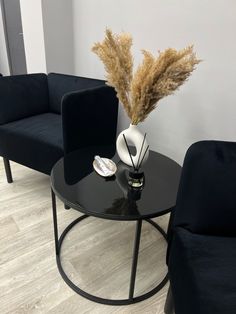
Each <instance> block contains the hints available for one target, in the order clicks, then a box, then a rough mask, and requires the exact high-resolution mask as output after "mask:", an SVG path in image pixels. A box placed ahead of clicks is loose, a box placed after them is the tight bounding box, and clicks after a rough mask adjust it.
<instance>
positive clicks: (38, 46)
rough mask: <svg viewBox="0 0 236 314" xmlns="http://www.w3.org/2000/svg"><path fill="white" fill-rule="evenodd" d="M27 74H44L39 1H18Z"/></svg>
mask: <svg viewBox="0 0 236 314" xmlns="http://www.w3.org/2000/svg"><path fill="white" fill-rule="evenodd" d="M20 5H21V19H22V27H23V34H24V45H25V56H26V65H27V72H28V73H36V72H43V73H44V72H46V71H47V65H46V55H45V42H44V30H43V17H42V3H41V0H33V1H29V0H20Z"/></svg>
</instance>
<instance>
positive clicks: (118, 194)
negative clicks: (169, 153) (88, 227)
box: [51, 146, 181, 220]
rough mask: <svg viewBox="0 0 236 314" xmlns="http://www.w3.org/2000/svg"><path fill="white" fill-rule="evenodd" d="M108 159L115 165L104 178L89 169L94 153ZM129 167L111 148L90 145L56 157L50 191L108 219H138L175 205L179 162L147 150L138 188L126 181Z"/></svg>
mask: <svg viewBox="0 0 236 314" xmlns="http://www.w3.org/2000/svg"><path fill="white" fill-rule="evenodd" d="M95 155H99V156H101V157H106V158H110V159H112V160H113V161H114V162H115V163H116V165H117V172H116V174H115V175H114V176H113V177H110V178H104V177H101V176H100V175H99V174H97V173H96V172H95V170H94V169H93V165H92V163H93V160H94V156H95ZM129 170H131V168H130V167H129V166H127V165H125V164H124V163H123V162H121V161H120V160H119V157H118V155H117V154H116V151H115V148H114V147H111V146H93V147H87V148H84V149H80V150H77V151H75V152H72V153H70V154H68V155H67V156H65V157H64V158H62V159H60V160H59V161H58V162H57V163H56V164H55V166H54V167H53V169H52V172H51V185H52V189H53V191H54V193H55V194H56V195H57V196H58V197H59V198H60V199H61V200H62V201H63V202H64V203H65V204H67V205H68V206H70V207H72V208H73V209H76V210H78V211H80V212H82V213H85V214H87V215H90V216H95V217H100V218H104V219H112V220H138V219H147V218H153V217H157V216H160V215H163V214H165V213H167V212H169V211H170V210H171V208H172V207H173V206H174V205H175V201H176V195H177V189H178V185H179V179H180V174H181V166H180V165H178V164H177V163H176V162H175V161H173V160H172V159H170V158H168V157H166V156H164V155H161V154H159V153H157V152H154V151H150V154H149V157H148V160H147V162H146V163H145V165H143V167H142V171H143V172H144V175H145V184H144V186H143V188H142V189H133V188H131V187H130V186H129V185H128V172H129Z"/></svg>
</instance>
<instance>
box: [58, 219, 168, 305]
mask: <svg viewBox="0 0 236 314" xmlns="http://www.w3.org/2000/svg"><path fill="white" fill-rule="evenodd" d="M88 217H89V216H87V215H83V216H81V217H79V218H77V219H75V220H74V221H73V222H72V223H70V224H69V225H68V226H67V227H66V229H65V230H64V231H63V233H62V234H61V236H60V239H59V243H58V244H59V245H58V247H59V250H58V254H57V255H56V258H57V267H58V270H59V272H60V274H61V276H62V278H63V280H64V281H65V282H66V283H67V285H68V286H69V287H70V288H71V289H73V290H74V291H75V292H76V293H78V294H79V295H81V296H83V297H84V298H86V299H89V300H91V301H93V302H97V303H101V304H106V305H129V304H133V303H137V302H140V301H143V300H146V299H148V298H150V297H151V296H153V295H154V294H156V293H157V292H158V291H160V290H161V289H162V288H163V287H164V286H165V284H166V283H167V282H168V274H167V275H166V276H165V277H164V279H163V280H162V281H161V282H160V283H159V284H158V285H157V286H156V287H155V288H153V289H152V290H150V291H149V292H147V293H144V294H142V295H140V296H137V297H133V298H130V299H129V298H127V299H118V300H116V299H105V298H101V297H97V296H95V295H92V294H90V293H87V292H86V291H84V290H82V289H80V288H79V287H78V286H76V285H75V284H74V283H73V282H72V281H71V280H70V279H69V277H68V276H67V274H66V273H65V271H64V269H63V267H62V264H61V259H60V252H61V246H62V243H63V240H64V239H65V236H66V235H67V233H68V232H69V231H70V230H71V229H72V228H73V227H74V226H75V225H76V224H77V223H79V222H81V221H82V220H84V219H85V218H88ZM145 220H146V221H147V222H148V223H150V224H151V225H152V226H153V227H154V228H155V229H157V230H158V231H159V232H160V233H161V234H162V236H163V237H164V238H165V240H167V235H166V233H165V231H164V230H163V229H162V228H161V227H160V226H159V225H158V224H157V223H156V222H154V221H152V220H151V219H145Z"/></svg>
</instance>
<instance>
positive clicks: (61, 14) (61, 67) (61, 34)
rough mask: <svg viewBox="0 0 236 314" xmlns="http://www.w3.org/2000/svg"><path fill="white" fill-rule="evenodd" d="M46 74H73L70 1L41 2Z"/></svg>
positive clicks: (52, 0)
mask: <svg viewBox="0 0 236 314" xmlns="http://www.w3.org/2000/svg"><path fill="white" fill-rule="evenodd" d="M42 10H43V27H44V40H45V52H46V63H47V72H60V73H67V74H73V73H74V46H73V43H74V41H73V39H74V37H73V14H72V0H42Z"/></svg>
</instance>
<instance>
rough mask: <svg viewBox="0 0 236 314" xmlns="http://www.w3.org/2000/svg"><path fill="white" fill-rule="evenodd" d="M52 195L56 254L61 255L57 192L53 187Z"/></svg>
mask: <svg viewBox="0 0 236 314" xmlns="http://www.w3.org/2000/svg"><path fill="white" fill-rule="evenodd" d="M51 195H52V214H53V226H54V239H55V250H56V255H59V243H58V228H57V203H56V196H55V193H54V192H53V190H52V189H51Z"/></svg>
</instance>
